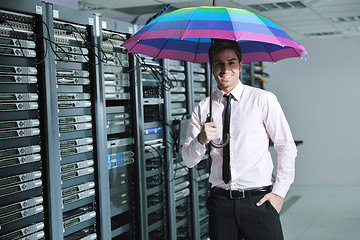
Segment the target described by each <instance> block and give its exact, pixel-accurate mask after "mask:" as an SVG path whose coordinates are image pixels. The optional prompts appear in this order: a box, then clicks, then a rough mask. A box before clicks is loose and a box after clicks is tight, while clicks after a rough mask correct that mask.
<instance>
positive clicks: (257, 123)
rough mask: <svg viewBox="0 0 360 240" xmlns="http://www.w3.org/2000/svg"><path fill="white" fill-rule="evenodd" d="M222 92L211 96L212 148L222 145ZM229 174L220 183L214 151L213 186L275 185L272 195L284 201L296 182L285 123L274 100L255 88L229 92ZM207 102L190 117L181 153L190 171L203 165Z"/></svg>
mask: <svg viewBox="0 0 360 240" xmlns="http://www.w3.org/2000/svg"><path fill="white" fill-rule="evenodd" d="M223 94H224V92H222V91H221V90H219V89H218V90H216V91H215V92H214V93H213V95H212V96H213V109H212V111H213V112H212V117H213V118H214V121H215V122H216V125H217V133H216V136H217V137H216V138H215V139H214V141H215V142H220V141H221V140H222V128H223V126H222V123H223V115H224V112H225V107H226V99H225V98H223ZM231 94H232V95H233V100H231V119H230V168H231V181H230V182H229V183H228V184H225V183H224V182H223V180H222V162H223V160H222V156H223V154H222V153H223V150H222V148H212V149H211V152H210V155H211V157H212V160H213V162H212V166H211V173H210V178H209V181H210V183H211V186H212V187H214V186H217V187H220V188H224V189H233V190H236V189H237V190H240V189H241V190H245V189H251V188H257V187H262V186H268V185H271V184H273V193H275V194H277V195H279V196H281V197H285V195H286V193H287V192H288V190H289V188H290V185H291V183H293V181H294V176H295V157H296V154H297V149H296V146H295V143H294V140H293V137H292V134H291V131H290V127H289V124H288V122H287V121H286V118H285V115H284V113H283V111H282V109H281V106H280V104H279V102H278V101H277V98H276V96H275V95H274V94H273V93H271V92H268V91H264V90H262V89H259V88H254V87H250V86H247V85H243V84H242V83H241V82H240V81H239V84H237V85H236V87H235V88H234V89H233V90H232V91H231ZM209 101H210V100H209V97H208V98H206V99H204V100H203V101H201V102H200V103H199V104H198V105H197V106H196V107H195V108H194V111H193V113H192V116H191V119H190V123H189V126H188V129H187V133H186V140H185V143H184V146H183V147H182V157H183V161H184V163H185V165H186V166H187V167H189V168H192V167H194V166H195V165H196V164H197V163H199V162H200V161H201V159H202V158H203V156H204V154H205V152H206V145H203V144H201V143H200V142H199V141H198V138H197V136H198V134H199V133H200V131H201V129H202V126H203V124H204V123H205V122H206V117H207V114H208V112H209ZM269 137H271V139H272V140H273V142H274V148H275V150H276V151H277V154H278V167H277V176H276V180H275V183H272V171H273V168H274V166H273V162H272V159H271V154H270V152H269Z"/></svg>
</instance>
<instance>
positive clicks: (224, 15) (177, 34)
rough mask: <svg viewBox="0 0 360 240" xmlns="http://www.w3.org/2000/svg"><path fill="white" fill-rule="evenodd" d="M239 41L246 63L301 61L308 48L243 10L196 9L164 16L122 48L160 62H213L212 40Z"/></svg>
mask: <svg viewBox="0 0 360 240" xmlns="http://www.w3.org/2000/svg"><path fill="white" fill-rule="evenodd" d="M212 38H217V39H229V40H235V41H237V42H238V44H239V45H240V47H241V50H242V58H243V63H247V62H276V61H279V60H281V59H285V58H290V57H301V54H302V53H304V54H305V57H306V59H307V52H306V50H305V48H304V47H303V46H302V45H301V44H300V43H297V42H295V41H294V40H293V39H292V38H291V37H290V36H289V35H288V34H287V33H285V32H284V31H283V30H282V29H281V28H280V27H278V26H277V25H276V24H275V23H273V22H272V21H270V20H269V19H267V18H265V17H262V16H260V15H258V14H255V13H252V12H250V11H247V10H243V9H235V8H225V7H207V6H204V7H194V8H183V9H178V10H175V11H173V12H171V13H168V14H165V15H162V16H160V17H158V18H156V19H154V20H153V21H152V22H150V23H149V24H147V25H146V26H145V27H143V28H142V29H141V30H140V31H138V32H137V33H136V34H135V35H133V36H132V37H131V38H129V39H128V40H127V41H126V42H125V43H124V44H123V45H122V46H123V47H125V48H126V49H128V51H129V52H131V53H140V54H144V55H148V56H150V57H153V58H156V59H162V58H166V59H175V60H183V61H189V62H197V63H202V62H209V58H208V50H209V47H210V46H211V39H212Z"/></svg>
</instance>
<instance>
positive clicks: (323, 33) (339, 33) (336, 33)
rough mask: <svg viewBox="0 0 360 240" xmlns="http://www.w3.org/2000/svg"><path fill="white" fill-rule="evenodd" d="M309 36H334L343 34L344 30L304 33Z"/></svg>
mask: <svg viewBox="0 0 360 240" xmlns="http://www.w3.org/2000/svg"><path fill="white" fill-rule="evenodd" d="M304 35H305V36H307V37H326V36H334V35H342V32H339V31H336V32H315V33H306V34H304Z"/></svg>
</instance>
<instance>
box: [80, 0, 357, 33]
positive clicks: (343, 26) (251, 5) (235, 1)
mask: <svg viewBox="0 0 360 240" xmlns="http://www.w3.org/2000/svg"><path fill="white" fill-rule="evenodd" d="M78 3H79V9H80V10H83V11H88V12H94V13H95V12H96V13H100V14H101V15H102V16H105V17H109V18H114V19H119V20H123V21H126V22H131V23H133V24H139V25H145V23H146V22H147V20H148V19H149V18H151V17H152V16H154V15H157V14H158V12H159V11H161V10H162V9H163V8H164V7H165V6H166V5H167V4H168V3H169V2H168V1H167V0H132V1H131V0H128V1H125V0H79V1H78ZM170 3H171V6H170V8H169V9H168V10H167V11H166V13H167V12H171V11H173V10H175V9H178V8H184V7H196V6H212V4H213V0H197V1H196V0H195V1H188V0H172V1H171V2H170ZM216 5H217V6H225V7H233V8H242V9H246V10H250V11H252V12H255V13H258V14H260V15H262V16H265V17H267V18H269V19H270V20H272V21H273V22H275V23H276V24H277V25H278V26H280V27H281V28H282V29H283V30H285V31H286V32H287V33H288V34H289V35H290V36H291V37H292V38H294V39H296V40H300V39H307V38H324V37H348V36H360V0H297V1H281V0H272V1H271V0H217V1H216Z"/></svg>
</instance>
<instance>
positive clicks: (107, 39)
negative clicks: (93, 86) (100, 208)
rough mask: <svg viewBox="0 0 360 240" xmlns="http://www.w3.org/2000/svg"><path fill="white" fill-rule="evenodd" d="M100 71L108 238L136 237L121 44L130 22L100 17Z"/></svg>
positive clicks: (131, 136)
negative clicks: (105, 158) (107, 198)
mask: <svg viewBox="0 0 360 240" xmlns="http://www.w3.org/2000/svg"><path fill="white" fill-rule="evenodd" d="M101 26H102V31H101V38H102V43H101V48H102V50H103V54H104V56H105V58H104V61H103V64H102V65H103V67H102V74H103V79H104V86H105V88H104V89H105V91H104V92H105V98H106V128H107V143H108V145H107V154H108V169H109V184H110V196H109V198H110V211H111V237H112V239H140V236H139V235H138V234H137V231H136V229H137V228H138V227H140V226H137V225H138V221H137V217H136V213H137V208H138V207H137V201H136V196H137V192H138V187H137V177H136V176H137V168H136V164H135V159H138V156H137V153H136V151H135V149H136V148H135V145H136V144H135V136H136V132H137V128H136V124H137V119H136V114H135V112H136V110H135V107H136V101H137V99H136V97H135V95H134V93H135V91H134V89H135V81H134V72H135V66H134V62H133V60H134V59H133V57H132V56H131V55H128V54H127V52H126V51H125V49H124V48H122V47H121V44H122V43H123V42H124V41H125V40H126V39H127V38H128V37H129V33H128V32H127V31H129V29H130V31H131V29H132V25H130V24H128V23H122V22H119V21H115V20H111V19H107V18H101Z"/></svg>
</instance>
